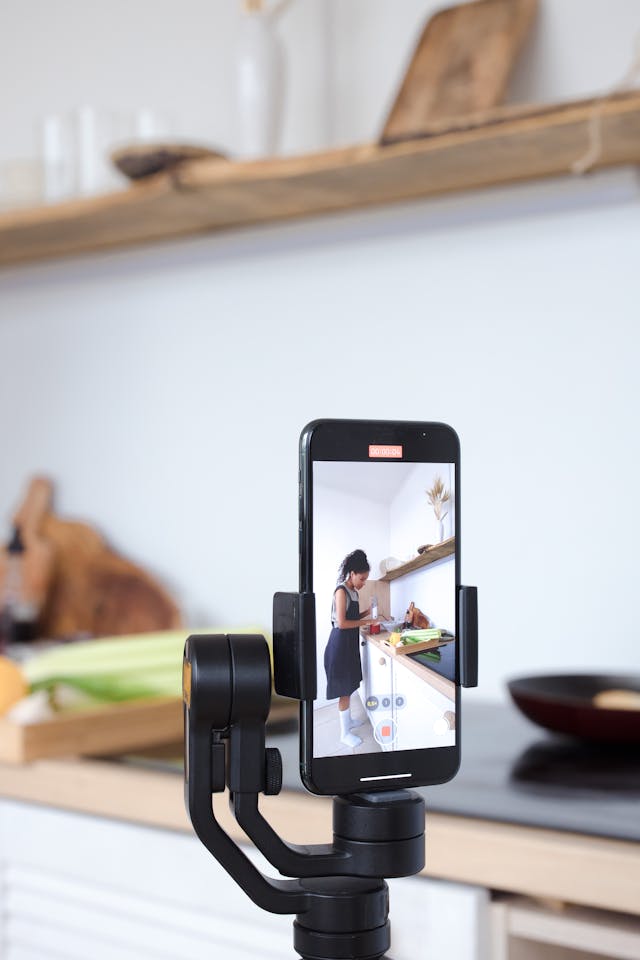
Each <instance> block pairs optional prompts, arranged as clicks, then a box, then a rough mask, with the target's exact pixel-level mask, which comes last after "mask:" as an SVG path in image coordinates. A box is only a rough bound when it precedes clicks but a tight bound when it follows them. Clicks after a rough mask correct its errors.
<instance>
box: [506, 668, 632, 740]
mask: <svg viewBox="0 0 640 960" xmlns="http://www.w3.org/2000/svg"><path fill="white" fill-rule="evenodd" d="M507 686H508V688H509V693H510V694H511V697H512V699H513V701H514V703H515V704H516V706H517V707H518V708H519V709H520V710H521V711H522V713H524V715H525V716H526V717H528V718H529V720H533V722H534V723H537V724H539V725H540V726H541V727H545V728H546V729H547V730H553V731H554V732H555V733H564V734H568V735H569V736H572V737H578V738H579V739H580V740H591V741H596V742H600V743H620V744H623V743H624V744H629V743H640V710H614V709H611V708H606V707H597V706H596V705H595V704H594V702H593V698H594V696H595V695H596V694H597V693H602V692H603V691H605V690H631V691H633V692H634V693H640V677H638V676H630V675H626V676H624V675H617V676H616V675H607V674H559V675H556V676H553V675H551V676H537V677H518V678H516V679H514V680H510V681H509V682H508V684H507Z"/></svg>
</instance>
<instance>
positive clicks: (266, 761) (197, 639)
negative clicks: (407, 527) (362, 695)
mask: <svg viewBox="0 0 640 960" xmlns="http://www.w3.org/2000/svg"><path fill="white" fill-rule="evenodd" d="M464 590H467V591H471V592H470V593H467V595H466V597H465V598H464V599H463V600H461V603H462V606H463V607H464V608H465V611H466V612H465V615H464V618H463V616H462V608H461V611H460V613H461V616H460V623H461V624H462V623H463V622H465V623H467V624H469V625H470V624H471V623H472V622H475V621H474V617H473V616H472V615H470V611H471V614H472V613H473V610H475V609H477V608H476V606H475V603H476V600H475V588H460V591H461V592H462V591H464ZM279 596H280V597H282V596H289V597H290V598H292V600H295V602H294V603H293V607H292V609H293V608H295V609H297V610H300V609H302V608H303V607H304V608H305V609H307V610H308V609H309V603H310V602H312V598H311V601H310V600H309V598H310V596H311V595H306V598H305V597H302V595H297V594H289V595H282V594H280V595H279ZM302 622H303V620H296V622H295V624H293V621H292V624H293V626H292V627H291V630H293V632H294V633H295V636H296V637H297V636H299V634H300V633H301V629H299V628H298V626H297V624H298V623H299V624H302ZM281 626H282V625H280V627H279V628H278V629H277V630H274V662H275V663H276V689H279V688H278V671H279V667H278V665H279V664H280V665H281V667H280V669H281V670H282V676H283V677H285V680H284V681H283V683H284V687H285V688H286V689H287V690H289V695H294V696H299V694H300V693H302V694H306V695H308V694H309V692H310V690H309V688H308V687H307V688H304V683H302V684H301V682H300V676H301V673H300V669H299V665H300V662H301V661H299V660H296V657H295V651H296V644H295V643H293V644H290V643H288V642H287V641H288V639H291V636H290V635H291V630H286V629H281ZM472 634H473V631H472V630H470V629H467V635H468V636H471V635H472ZM475 637H476V638H477V632H476V633H475ZM462 646H463V645H462V644H461V647H462ZM472 647H473V649H475V650H477V643H472V644H471V645H469V644H468V643H467V644H466V651H467V652H466V655H465V656H464V657H462V655H461V661H460V662H461V666H463V667H464V664H465V662H466V671H467V685H472V684H471V682H469V681H472V680H473V672H474V671H473V655H471V656H470V655H469V651H470V650H471V648H472ZM306 649H307V650H309V646H307V647H306ZM476 662H477V661H476ZM305 672H306V675H307V676H310V671H309V670H308V663H306V665H305V667H304V670H303V673H305ZM462 674H464V670H462ZM294 676H295V677H297V679H296V680H295V681H294V686H295V692H292V691H291V688H290V681H289V680H288V679H286V678H291V677H294ZM271 679H272V678H271V661H270V656H269V648H268V646H267V643H266V640H265V638H264V637H263V636H260V635H253V634H251V635H237V636H236V635H227V634H218V635H197V636H190V637H189V638H188V640H187V642H186V644H185V653H184V664H183V694H184V718H185V802H186V806H187V810H188V812H189V815H190V818H191V822H192V824H193V828H194V830H195V832H196V834H197V836H198V837H199V839H200V840H201V841H202V843H203V844H204V846H205V847H206V848H207V850H209V852H210V853H211V854H212V855H213V856H214V857H215V858H216V860H218V862H219V863H220V864H221V866H222V867H224V869H225V870H226V871H227V873H229V875H230V876H231V877H232V878H233V879H234V880H235V881H236V883H237V884H238V885H239V886H240V887H242V889H243V890H244V891H245V892H246V893H247V895H248V896H249V897H250V898H251V899H252V900H253V901H254V903H256V904H257V905H258V906H259V907H261V908H262V909H263V910H267V911H269V912H271V913H281V914H287V913H291V914H295V921H294V936H293V946H294V950H296V952H297V953H299V954H300V955H301V956H302V957H303V958H305V960H306V958H308V960H342V958H345V960H346V958H354V960H377V958H381V957H382V956H383V955H384V954H385V952H386V951H387V950H388V948H389V945H390V928H389V919H388V915H389V891H388V887H387V884H386V883H385V881H384V879H383V878H384V877H387V878H391V877H405V876H411V875H413V874H415V873H418V872H419V871H420V870H421V869H422V868H423V866H424V863H425V852H424V826H425V810H424V800H423V798H422V797H421V796H420V795H419V794H417V793H415V792H412V791H409V790H388V791H380V792H372V793H358V794H353V795H351V796H348V797H335V798H334V800H333V842H332V843H330V844H314V845H306V846H301V845H297V844H292V843H288V842H286V841H285V840H283V839H282V838H281V837H279V836H278V834H277V833H276V832H275V831H274V830H273V828H272V827H271V826H270V824H269V823H268V822H267V820H265V818H264V817H263V816H262V814H261V812H260V810H259V807H258V796H259V794H261V793H263V794H265V795H275V794H278V793H279V792H280V790H281V787H282V758H281V756H280V752H279V750H277V749H276V748H272V747H266V745H265V726H266V720H267V715H268V713H269V706H270V703H271V685H272V684H271ZM463 680H464V676H463ZM279 692H282V693H285V690H283V689H282V688H280V689H279ZM299 698H300V699H304V698H305V697H304V696H303V697H299ZM225 788H226V789H228V791H229V803H230V806H231V810H232V812H233V814H234V816H235V819H236V820H237V822H238V824H239V826H240V827H241V828H242V829H243V830H244V832H245V833H246V834H247V836H248V837H249V838H250V839H251V840H252V841H253V842H254V844H255V845H256V847H257V848H258V849H259V850H260V851H261V852H262V853H263V854H264V856H265V857H266V858H267V859H268V860H269V862H270V863H271V864H272V865H273V866H274V867H275V868H276V869H277V870H278V871H279V872H280V873H281V874H282V875H283V876H285V877H290V878H295V879H286V880H283V879H277V878H272V877H267V876H265V875H264V874H263V873H261V872H260V870H258V868H257V867H256V866H254V864H253V863H252V862H251V861H250V860H249V859H248V857H247V856H246V855H245V854H244V853H243V851H242V850H241V849H240V847H239V846H237V844H236V843H235V842H234V841H233V840H232V839H231V838H230V837H229V835H228V834H227V833H225V831H224V830H223V829H222V827H221V826H220V824H219V823H218V821H217V820H216V817H215V813H214V810H213V804H212V797H213V794H215V793H221V792H223V791H224V790H225Z"/></svg>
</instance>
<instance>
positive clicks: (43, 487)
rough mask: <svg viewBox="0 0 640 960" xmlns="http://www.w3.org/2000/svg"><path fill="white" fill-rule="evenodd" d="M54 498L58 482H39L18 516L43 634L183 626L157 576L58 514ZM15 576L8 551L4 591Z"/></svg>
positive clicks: (29, 589)
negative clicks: (153, 575)
mask: <svg viewBox="0 0 640 960" xmlns="http://www.w3.org/2000/svg"><path fill="white" fill-rule="evenodd" d="M52 500H53V487H52V484H51V481H49V480H47V479H46V478H44V477H36V478H34V479H33V480H32V481H31V483H30V484H29V488H28V492H27V496H26V498H25V500H24V502H23V503H22V505H21V506H20V508H19V509H18V510H17V512H16V514H15V517H14V523H15V525H16V527H18V528H19V530H20V534H21V538H22V541H23V543H24V548H25V549H24V554H23V561H22V562H23V577H24V584H25V587H24V589H25V593H26V594H27V595H28V596H29V597H30V598H31V600H32V601H33V602H34V603H35V604H36V605H37V607H38V609H39V610H40V615H39V634H40V635H41V636H44V637H50V638H58V637H74V636H77V635H78V634H90V635H92V636H105V635H119V634H125V633H144V632H146V631H150V630H165V629H171V628H176V627H180V626H181V619H180V614H179V611H178V608H177V607H176V605H175V603H174V602H173V600H172V599H171V597H170V596H169V595H168V594H167V592H166V591H165V590H164V589H163V588H162V587H161V586H160V585H159V584H158V583H157V582H156V580H154V578H153V577H151V576H150V575H149V574H147V573H146V572H145V571H144V570H142V569H141V568H140V567H138V566H136V565H135V564H133V563H131V562H130V561H128V560H126V559H125V558H124V557H121V556H119V555H118V554H117V553H115V552H114V551H113V550H111V549H110V548H109V547H108V545H107V544H106V543H105V541H104V540H103V538H102V537H101V536H100V534H98V533H97V532H96V531H95V530H93V529H92V528H91V527H89V526H88V525H87V524H84V523H76V522H71V521H66V520H60V519H59V518H58V517H56V516H55V514H54V513H53V512H52ZM8 574H9V565H8V554H7V553H6V552H4V553H3V554H2V555H0V591H1V590H2V589H3V588H4V585H5V584H6V581H7V577H8Z"/></svg>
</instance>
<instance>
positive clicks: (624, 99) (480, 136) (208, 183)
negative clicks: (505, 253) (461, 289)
mask: <svg viewBox="0 0 640 960" xmlns="http://www.w3.org/2000/svg"><path fill="white" fill-rule="evenodd" d="M594 114H597V115H598V116H599V117H600V125H601V129H600V132H601V141H602V147H601V150H600V152H599V154H598V156H597V158H596V159H595V161H594V164H593V169H594V170H597V169H601V168H604V167H611V166H618V165H622V164H637V163H639V162H640V93H638V92H637V91H636V92H632V93H628V94H620V95H617V96H612V97H607V98H601V99H596V100H583V101H579V102H573V103H564V104H558V105H548V104H547V105H542V106H540V105H533V106H531V105H530V106H525V107H522V106H518V107H500V108H498V109H496V110H494V111H491V112H490V113H483V114H481V115H480V116H472V117H468V118H466V119H460V118H459V119H458V120H457V121H456V122H455V124H453V125H449V126H447V125H444V124H442V123H440V124H439V125H438V124H435V125H430V127H429V128H427V129H425V130H423V131H421V132H420V135H421V139H418V140H415V141H413V140H412V141H408V142H405V143H397V144H392V145H390V146H385V147H381V146H378V145H377V144H365V145H362V146H354V147H347V148H344V149H341V150H330V151H327V152H324V153H317V154H311V155H306V156H299V157H283V158H279V159H273V160H261V161H252V162H242V163H221V162H219V161H210V160H197V161H193V162H192V163H186V164H183V165H182V166H181V167H179V168H178V169H177V170H176V171H174V173H173V174H172V175H171V176H169V175H166V174H159V175H158V176H156V177H152V178H149V179H148V180H145V181H144V182H143V183H141V184H140V185H137V186H135V187H131V188H130V189H128V190H124V191H122V192H120V193H116V194H111V195H108V196H102V197H93V198H88V199H78V200H73V201H70V202H67V203H63V204H59V205H55V206H47V207H42V208H37V209H33V210H21V211H19V210H16V211H13V212H10V213H4V214H2V215H0V265H7V264H17V263H26V262H30V261H34V260H41V259H45V258H49V257H60V256H68V255H71V254H73V255H77V254H80V253H86V252H88V251H95V250H105V249H109V248H113V247H124V246H127V245H131V244H139V243H149V242H151V241H158V240H167V239H169V238H175V237H180V236H187V235H193V234H197V233H205V232H210V231H214V230H228V229H230V228H233V227H241V226H247V225H248V224H258V223H269V222H274V221H280V220H286V219H290V218H294V217H307V216H313V215H317V214H324V213H329V212H334V211H344V210H350V209H355V208H359V207H366V206H371V205H374V204H383V203H391V202H395V201H403V200H405V201H406V200H412V199H416V198H418V197H432V196H438V195H441V194H445V193H450V192H453V191H460V190H470V189H477V188H481V187H487V186H491V185H495V184H503V183H511V182H516V181H522V180H528V179H531V178H534V177H549V176H558V175H559V174H568V173H570V171H571V169H572V165H573V164H574V163H575V161H576V160H578V159H579V158H581V157H583V156H584V154H585V151H586V150H587V148H588V147H589V145H590V122H591V120H592V118H593V117H594Z"/></svg>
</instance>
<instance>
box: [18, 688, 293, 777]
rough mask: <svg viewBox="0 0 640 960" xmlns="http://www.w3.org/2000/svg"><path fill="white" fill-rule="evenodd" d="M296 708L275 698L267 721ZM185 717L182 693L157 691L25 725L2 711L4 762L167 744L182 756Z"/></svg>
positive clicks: (289, 714) (286, 717)
mask: <svg viewBox="0 0 640 960" xmlns="http://www.w3.org/2000/svg"><path fill="white" fill-rule="evenodd" d="M297 714H298V703H297V701H293V700H285V699H284V698H274V700H273V703H272V705H271V710H270V712H269V723H280V722H283V721H285V720H289V719H291V718H293V717H296V716H297ZM183 723H184V721H183V714H182V700H181V699H180V698H179V697H158V698H156V699H153V700H137V701H131V702H129V703H118V704H113V705H108V706H104V707H97V708H95V709H93V710H83V711H74V712H73V713H71V712H70V713H67V714H64V713H61V714H60V715H59V716H56V717H53V718H52V719H51V720H44V721H41V722H40V723H33V724H25V725H19V724H15V723H10V722H9V721H8V720H6V719H4V718H2V717H0V763H7V764H22V763H30V762H31V761H33V760H41V759H44V758H47V757H67V756H83V755H90V756H101V755H103V754H114V753H132V752H134V751H136V750H142V749H143V748H147V747H156V746H164V745H166V744H172V745H175V754H176V755H177V756H181V754H182V749H183V748H182V743H183Z"/></svg>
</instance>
